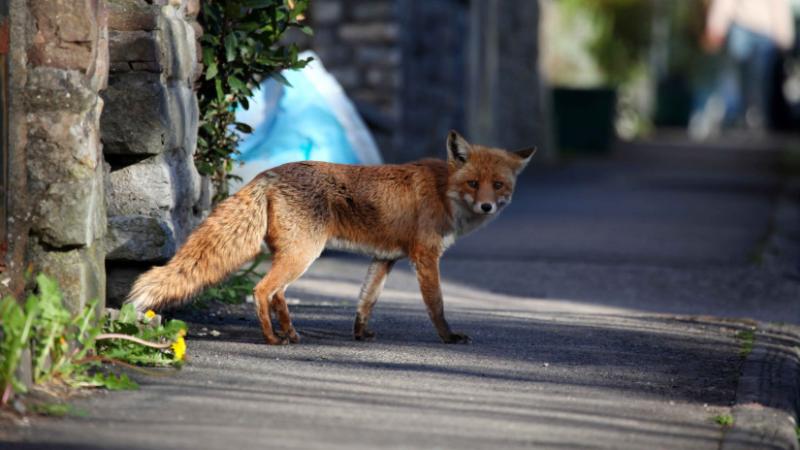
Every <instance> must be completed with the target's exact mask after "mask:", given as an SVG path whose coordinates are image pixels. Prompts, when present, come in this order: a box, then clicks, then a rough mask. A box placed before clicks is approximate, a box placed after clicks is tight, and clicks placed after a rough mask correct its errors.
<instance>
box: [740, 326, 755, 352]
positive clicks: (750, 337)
mask: <svg viewBox="0 0 800 450" xmlns="http://www.w3.org/2000/svg"><path fill="white" fill-rule="evenodd" d="M736 339H737V340H739V346H740V348H739V356H741V357H742V358H747V357H748V356H749V355H750V353H751V352H752V351H753V345H754V344H755V341H756V332H755V330H749V329H748V330H741V331H739V332H738V333H736Z"/></svg>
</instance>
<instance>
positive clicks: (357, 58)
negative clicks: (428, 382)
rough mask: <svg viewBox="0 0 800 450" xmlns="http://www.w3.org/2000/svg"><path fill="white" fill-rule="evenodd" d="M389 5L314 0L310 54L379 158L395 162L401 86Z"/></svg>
mask: <svg viewBox="0 0 800 450" xmlns="http://www.w3.org/2000/svg"><path fill="white" fill-rule="evenodd" d="M397 6H398V5H397V3H396V2H395V1H393V0H314V1H312V2H311V11H310V14H309V17H310V20H311V26H312V28H313V29H314V37H313V39H312V41H311V48H312V49H313V50H314V51H315V52H317V54H318V55H319V56H320V59H321V60H322V63H323V64H324V65H325V68H326V69H327V70H329V71H330V72H331V73H332V74H333V75H334V76H335V77H336V79H337V80H339V83H341V84H342V87H343V88H344V89H345V91H346V92H347V94H348V96H349V97H350V98H351V100H353V102H354V103H355V104H356V106H357V108H358V109H359V112H361V114H362V116H363V117H364V119H365V121H366V122H367V124H368V125H369V126H370V128H371V129H372V131H373V135H374V136H375V140H376V142H377V144H378V147H379V148H380V149H381V151H382V153H383V155H384V157H385V158H386V159H387V160H389V161H392V160H395V159H396V158H394V152H393V149H394V148H395V144H396V141H397V140H398V139H399V134H398V127H399V123H400V120H401V106H400V95H401V92H400V91H401V85H402V79H401V78H402V71H401V67H400V64H401V53H402V46H401V43H400V24H399V12H398V7H397Z"/></svg>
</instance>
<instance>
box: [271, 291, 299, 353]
mask: <svg viewBox="0 0 800 450" xmlns="http://www.w3.org/2000/svg"><path fill="white" fill-rule="evenodd" d="M285 293H286V290H285V289H281V290H280V291H278V292H277V293H276V294H275V296H273V297H272V302H271V303H270V307H271V308H273V309H274V310H275V315H277V316H278V322H280V324H281V331H282V332H283V335H284V337H286V338H287V339H289V342H291V343H292V344H296V343H298V342H300V336H298V335H297V331H296V330H295V329H294V326H293V325H292V316H291V315H290V314H289V305H287V304H286V297H285Z"/></svg>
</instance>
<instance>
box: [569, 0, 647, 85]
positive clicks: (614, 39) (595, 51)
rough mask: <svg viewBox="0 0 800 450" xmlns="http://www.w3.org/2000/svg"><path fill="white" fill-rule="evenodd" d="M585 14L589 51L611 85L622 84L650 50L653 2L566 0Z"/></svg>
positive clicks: (635, 0)
mask: <svg viewBox="0 0 800 450" xmlns="http://www.w3.org/2000/svg"><path fill="white" fill-rule="evenodd" d="M564 3H565V5H566V7H567V8H568V9H569V8H572V10H573V11H578V10H579V11H581V12H582V13H584V14H588V16H589V17H590V18H591V21H592V23H593V26H594V28H595V30H594V31H595V32H594V36H593V39H592V41H591V43H590V44H589V52H590V53H591V55H592V58H593V59H594V61H595V62H596V63H597V65H598V67H599V69H600V70H601V71H602V72H603V75H604V77H605V79H606V81H607V82H608V83H609V84H610V85H613V86H616V85H619V84H622V83H625V82H626V81H628V80H630V79H631V77H633V76H634V75H635V74H636V71H637V70H639V69H641V67H642V65H643V64H645V62H646V59H647V54H648V51H649V49H650V40H651V33H652V25H653V4H652V3H653V2H651V1H648V0H566V1H565V2H564Z"/></svg>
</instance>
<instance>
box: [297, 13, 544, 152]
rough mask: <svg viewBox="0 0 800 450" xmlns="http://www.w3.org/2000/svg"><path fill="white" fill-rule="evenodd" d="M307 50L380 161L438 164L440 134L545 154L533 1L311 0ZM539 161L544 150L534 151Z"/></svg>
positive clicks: (537, 17)
mask: <svg viewBox="0 0 800 450" xmlns="http://www.w3.org/2000/svg"><path fill="white" fill-rule="evenodd" d="M310 20H311V26H312V28H313V29H314V33H315V36H314V39H313V41H312V43H311V46H312V48H313V49H314V50H315V51H316V52H317V53H318V54H319V55H320V58H321V59H322V62H323V63H324V64H325V66H326V67H327V68H328V69H329V70H330V71H331V72H332V73H333V75H334V76H336V77H337V79H338V80H339V82H340V83H341V84H342V86H343V87H344V89H345V91H346V92H347V94H348V95H349V96H350V97H351V98H352V99H353V100H354V102H355V103H356V106H357V108H358V110H359V112H360V113H361V114H362V115H363V116H364V118H365V120H366V122H367V124H368V125H369V126H370V128H371V129H372V131H373V133H375V135H376V141H377V143H378V145H379V148H380V149H381V152H382V153H383V156H384V159H386V160H387V161H389V162H402V161H409V160H412V159H417V158H421V157H426V156H437V157H442V156H443V154H444V139H445V136H446V135H447V132H448V130H450V129H452V128H455V129H458V130H460V131H461V132H462V133H464V134H465V135H466V136H467V137H468V138H470V139H471V140H473V141H476V142H481V143H487V144H491V145H497V146H505V147H509V148H515V147H521V146H529V145H532V144H537V145H539V146H540V148H541V147H545V146H546V141H547V134H548V133H547V127H546V126H544V114H543V113H542V105H541V101H542V96H541V95H540V93H541V87H540V85H539V76H538V71H537V63H536V61H537V54H538V36H537V35H538V31H537V30H538V20H539V14H538V2H536V1H532V0H507V1H500V0H472V1H469V0H436V1H431V0H358V1H357V0H314V1H313V2H312V10H311V14H310ZM541 153H545V152H541Z"/></svg>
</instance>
